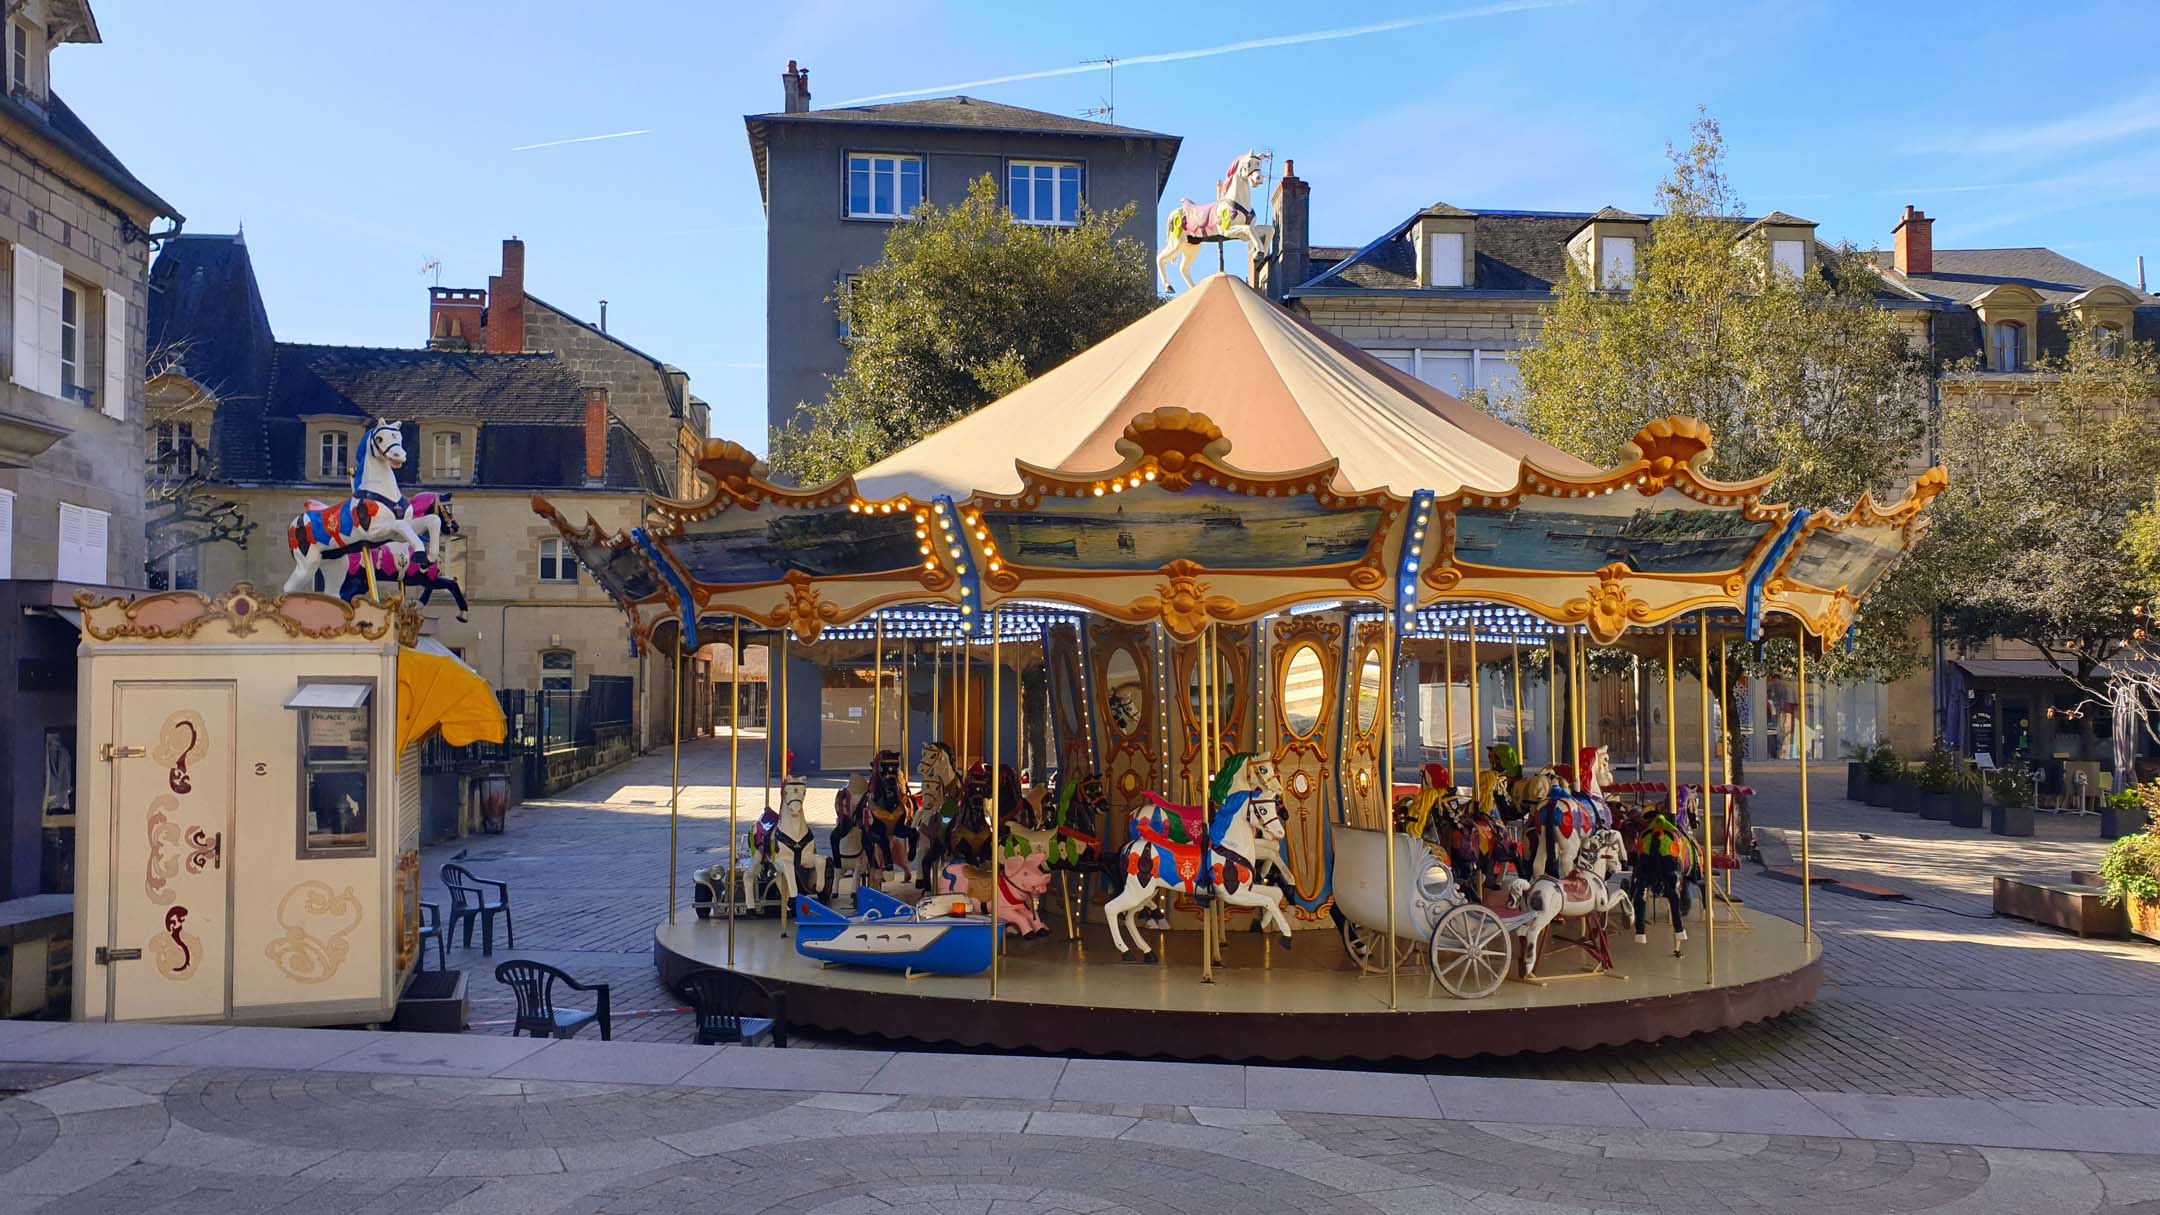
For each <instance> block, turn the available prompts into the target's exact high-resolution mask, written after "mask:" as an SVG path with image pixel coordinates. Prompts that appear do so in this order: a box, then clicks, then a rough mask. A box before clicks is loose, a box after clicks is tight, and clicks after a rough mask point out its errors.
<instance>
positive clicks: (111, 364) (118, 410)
mask: <svg viewBox="0 0 2160 1215" xmlns="http://www.w3.org/2000/svg"><path fill="white" fill-rule="evenodd" d="M127 368H128V361H127V301H126V300H125V299H123V298H121V296H120V293H119V292H117V291H107V292H106V293H105V401H104V405H105V416H106V417H108V418H121V419H125V418H126V417H127V383H128V374H127Z"/></svg>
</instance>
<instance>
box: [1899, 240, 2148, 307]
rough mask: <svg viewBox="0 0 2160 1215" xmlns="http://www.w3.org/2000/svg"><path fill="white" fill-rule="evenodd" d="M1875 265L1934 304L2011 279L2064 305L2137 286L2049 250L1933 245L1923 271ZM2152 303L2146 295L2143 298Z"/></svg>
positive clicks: (1959, 300)
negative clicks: (1928, 267)
mask: <svg viewBox="0 0 2160 1215" xmlns="http://www.w3.org/2000/svg"><path fill="white" fill-rule="evenodd" d="M1876 269H1878V270H1880V271H1881V272H1882V275H1883V277H1884V278H1885V279H1887V280H1889V281H1890V282H1892V283H1895V284H1898V285H1901V286H1904V287H1906V288H1909V289H1910V290H1912V291H1913V292H1914V293H1915V294H1918V295H1920V296H1923V297H1925V298H1927V299H1929V300H1932V301H1935V302H1937V303H1950V304H1965V303H1969V302H1971V300H1972V299H1973V297H1974V296H1977V295H1979V294H1981V293H1982V292H1984V291H1986V290H1988V289H1989V288H1991V287H1999V286H2001V285H2003V284H2005V283H2016V284H2018V285H2019V286H2023V287H2029V288H2031V289H2032V290H2033V291H2035V292H2037V293H2039V295H2040V298H2041V299H2043V300H2045V301H2046V302H2048V303H2050V304H2063V303H2067V302H2069V301H2070V299H2071V298H2072V297H2074V296H2077V295H2079V294H2082V293H2083V292H2086V291H2090V290H2092V289H2093V288H2095V287H2121V288H2123V289H2124V290H2127V291H2130V292H2131V293H2132V294H2136V289H2135V288H2133V287H2131V286H2130V285H2129V284H2127V283H2125V282H2123V281H2122V280H2120V279H2117V278H2114V277H2113V276H2110V275H2106V274H2102V273H2100V272H2099V271H2098V270H2095V269H2093V268H2092V267H2091V266H2087V265H2084V264H2082V263H2079V262H2074V261H2071V260H2070V259H2069V258H2067V257H2064V256H2063V255H2062V254H2060V253H2057V252H2055V251H2054V250H2053V249H2045V248H2025V249H1937V250H1935V266H1934V269H1933V271H1932V272H1930V273H1927V274H1899V273H1898V272H1897V269H1896V268H1895V266H1894V265H1893V264H1892V263H1891V262H1890V260H1889V258H1888V255H1885V256H1884V258H1883V259H1882V261H1881V262H1879V263H1878V264H1877V266H1876ZM2145 298H2146V302H2148V303H2149V302H2151V297H2149V296H2148V297H2145Z"/></svg>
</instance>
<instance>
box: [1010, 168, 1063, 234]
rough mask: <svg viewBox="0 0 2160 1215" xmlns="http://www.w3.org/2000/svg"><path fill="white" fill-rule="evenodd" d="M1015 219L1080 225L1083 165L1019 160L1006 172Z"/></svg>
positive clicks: (1031, 222) (1026, 221)
mask: <svg viewBox="0 0 2160 1215" xmlns="http://www.w3.org/2000/svg"><path fill="white" fill-rule="evenodd" d="M1005 182H1006V196H1007V202H1008V203H1009V204H1010V205H1011V207H1012V217H1013V218H1014V219H1017V220H1019V221H1020V222H1021V223H1023V224H1059V225H1064V226H1070V225H1073V224H1077V223H1079V222H1080V166H1079V165H1076V164H1073V163H1071V162H1070V161H1042V160H1016V161H1014V162H1012V165H1011V166H1010V167H1009V168H1008V169H1007V170H1006V174H1005Z"/></svg>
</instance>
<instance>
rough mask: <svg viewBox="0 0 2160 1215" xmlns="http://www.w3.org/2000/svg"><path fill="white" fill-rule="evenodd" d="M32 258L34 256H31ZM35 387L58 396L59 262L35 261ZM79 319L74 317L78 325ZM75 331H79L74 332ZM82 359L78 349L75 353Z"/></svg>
mask: <svg viewBox="0 0 2160 1215" xmlns="http://www.w3.org/2000/svg"><path fill="white" fill-rule="evenodd" d="M32 256H36V255H35V254H33V255H32ZM37 263H38V290H37V310H38V384H37V389H38V391H39V392H42V393H44V394H45V395H46V396H49V397H56V396H59V395H60V286H61V283H60V279H61V273H60V263H59V262H56V261H49V260H47V259H45V258H42V257H40V258H38V259H37ZM79 324H80V318H78V325H79ZM78 332H80V330H79V329H78ZM75 357H76V358H77V359H80V358H82V352H81V351H80V350H78V351H76V352H75Z"/></svg>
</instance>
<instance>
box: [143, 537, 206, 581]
mask: <svg viewBox="0 0 2160 1215" xmlns="http://www.w3.org/2000/svg"><path fill="white" fill-rule="evenodd" d="M152 547H155V542H154V541H153V543H152ZM199 553H200V550H199V549H197V548H196V546H194V545H192V544H191V545H189V546H187V547H186V548H183V549H181V550H179V551H178V552H174V553H169V554H167V555H166V556H165V557H164V558H162V559H160V560H159V561H158V562H157V563H156V564H154V565H152V566H151V567H150V589H151V590H153V591H193V590H200V589H201V586H202V567H201V562H200V557H199Z"/></svg>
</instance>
